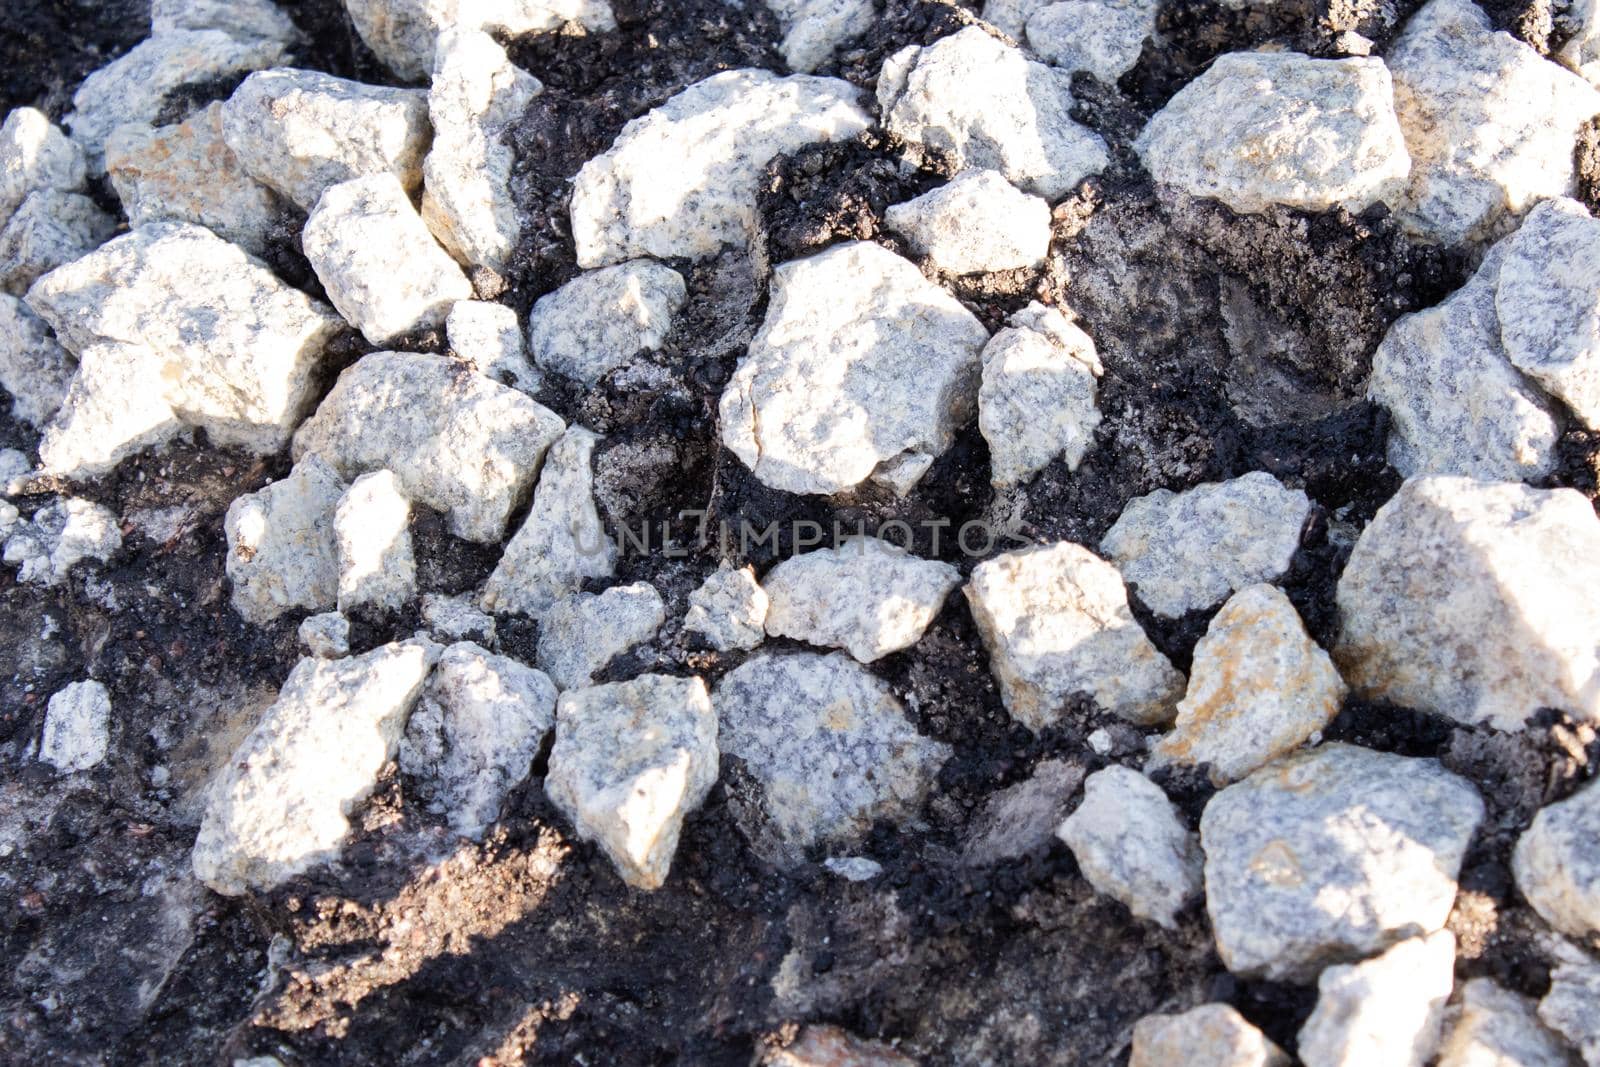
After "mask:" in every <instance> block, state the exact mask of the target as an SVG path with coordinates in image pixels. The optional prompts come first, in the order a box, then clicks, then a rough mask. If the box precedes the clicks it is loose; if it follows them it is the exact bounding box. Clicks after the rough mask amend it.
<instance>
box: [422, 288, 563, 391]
mask: <svg viewBox="0 0 1600 1067" xmlns="http://www.w3.org/2000/svg"><path fill="white" fill-rule="evenodd" d="M444 328H445V333H446V334H447V335H448V337H449V338H450V352H451V354H452V355H454V356H455V357H456V358H457V359H460V360H465V361H466V362H468V363H470V364H472V365H473V366H474V367H476V368H477V370H478V373H479V374H483V375H486V376H487V377H490V378H493V379H494V380H495V381H497V382H499V383H500V384H502V385H509V386H511V387H513V388H515V389H521V390H522V391H523V392H524V393H527V394H528V395H529V396H533V395H535V394H537V393H538V392H539V389H540V388H541V387H542V385H543V384H544V382H543V378H542V377H541V376H540V374H539V370H538V368H537V367H535V366H534V365H533V364H531V363H529V362H528V356H527V352H526V351H525V350H524V347H523V344H522V326H521V324H520V323H518V322H517V313H516V311H515V310H514V309H513V308H509V307H506V306H505V305H504V304H495V303H491V302H489V301H486V300H458V301H456V303H455V306H454V307H452V308H451V309H450V314H449V315H448V316H447V317H446V318H445V325H444Z"/></svg>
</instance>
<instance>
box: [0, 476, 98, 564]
mask: <svg viewBox="0 0 1600 1067" xmlns="http://www.w3.org/2000/svg"><path fill="white" fill-rule="evenodd" d="M121 547H122V530H121V528H120V526H119V524H118V522H117V516H116V514H115V513H114V512H112V511H111V510H110V509H108V508H105V507H102V506H100V505H99V504H95V503H92V502H91V501H88V500H79V499H77V498H75V497H69V498H67V499H65V500H58V501H56V502H55V503H53V504H46V505H45V506H44V507H42V508H40V509H39V510H38V511H36V512H34V513H33V518H32V519H30V520H28V521H27V522H23V521H21V520H20V519H19V520H17V521H14V522H13V523H12V524H11V526H10V532H9V533H8V534H7V535H6V543H5V551H4V553H3V555H0V558H3V559H4V560H5V562H6V563H7V564H9V565H11V566H13V567H16V568H18V570H17V580H18V581H19V582H37V583H39V584H41V585H60V584H61V583H62V582H63V581H65V580H66V577H67V574H68V572H69V571H71V570H72V567H73V566H74V565H75V564H77V563H79V562H80V561H82V560H86V559H93V560H98V561H100V562H101V563H104V562H105V561H106V560H108V559H110V558H111V556H112V554H113V553H114V552H116V551H117V550H118V549H120V548H121Z"/></svg>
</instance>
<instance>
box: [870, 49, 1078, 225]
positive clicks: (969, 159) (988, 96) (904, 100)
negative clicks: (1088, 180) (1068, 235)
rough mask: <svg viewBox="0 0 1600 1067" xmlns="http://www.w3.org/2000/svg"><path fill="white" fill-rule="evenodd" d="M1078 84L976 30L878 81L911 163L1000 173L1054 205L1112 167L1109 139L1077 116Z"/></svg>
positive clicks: (904, 56)
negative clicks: (1075, 118) (1074, 92)
mask: <svg viewBox="0 0 1600 1067" xmlns="http://www.w3.org/2000/svg"><path fill="white" fill-rule="evenodd" d="M1072 105H1073V98H1072V80H1071V76H1070V75H1068V74H1067V73H1066V72H1064V71H1058V70H1053V69H1052V68H1050V67H1047V66H1045V65H1044V64H1043V63H1036V62H1034V61H1033V60H1030V59H1028V58H1027V57H1025V56H1024V55H1023V54H1022V53H1021V52H1020V51H1018V50H1017V49H1015V48H1012V47H1010V46H1008V45H1006V44H1005V43H1004V42H1002V41H1000V40H998V39H997V38H995V37H992V36H990V35H989V34H988V33H987V32H985V31H984V29H983V28H982V27H980V26H969V27H967V28H966V29H964V30H962V31H961V32H960V33H957V34H954V35H952V36H950V37H945V38H943V39H942V40H940V41H937V42H935V43H934V44H931V45H928V46H927V47H925V48H919V47H917V46H915V45H912V46H909V47H907V48H904V49H902V50H901V51H899V52H896V53H895V54H894V55H892V56H890V57H889V58H888V59H887V60H886V61H885V62H884V65H883V72H882V73H881V74H880V75H879V77H878V107H879V110H880V111H881V113H882V116H883V125H884V128H885V129H887V130H888V131H889V132H890V133H893V134H895V135H896V136H898V137H900V138H902V139H903V140H904V141H905V143H906V148H907V152H908V156H909V159H910V161H911V162H913V163H923V162H931V161H932V160H933V158H934V157H935V156H937V157H938V158H939V159H941V160H943V161H944V162H946V163H948V165H949V166H951V167H953V168H955V169H956V170H957V171H962V170H973V169H977V168H984V169H988V170H997V171H999V172H1000V173H1001V174H1003V175H1005V177H1006V178H1007V179H1008V180H1009V181H1010V182H1011V183H1012V184H1014V185H1016V186H1018V187H1020V188H1022V189H1024V190H1026V191H1027V192H1030V193H1034V194H1037V195H1039V196H1042V197H1045V198H1046V199H1049V200H1056V199H1059V198H1060V197H1062V196H1065V195H1066V194H1067V192H1068V191H1070V190H1071V189H1072V187H1073V186H1075V185H1077V184H1078V182H1080V181H1082V180H1083V179H1084V178H1085V177H1087V176H1089V175H1090V174H1095V173H1098V172H1099V171H1100V170H1102V169H1104V167H1105V166H1106V164H1107V163H1108V162H1110V157H1109V156H1108V155H1107V154H1106V146H1105V142H1104V141H1102V140H1101V139H1100V138H1099V136H1097V135H1096V134H1094V133H1092V132H1091V131H1089V130H1087V129H1085V128H1084V127H1082V126H1080V125H1078V124H1077V123H1076V122H1074V121H1073V119H1072V114H1071V109H1072Z"/></svg>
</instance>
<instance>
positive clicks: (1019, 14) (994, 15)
mask: <svg viewBox="0 0 1600 1067" xmlns="http://www.w3.org/2000/svg"><path fill="white" fill-rule="evenodd" d="M1054 2H1055V0H986V2H985V3H984V5H983V18H984V21H985V22H987V23H989V25H991V26H993V27H994V28H995V29H997V30H999V31H1000V32H1001V33H1003V34H1005V35H1006V36H1007V37H1010V38H1011V39H1012V40H1013V41H1021V40H1022V39H1023V34H1024V32H1025V31H1026V29H1027V26H1028V20H1029V19H1030V18H1032V17H1033V16H1034V15H1035V14H1036V13H1037V12H1039V11H1042V10H1044V9H1045V8H1047V7H1049V6H1050V5H1051V4H1052V3H1054Z"/></svg>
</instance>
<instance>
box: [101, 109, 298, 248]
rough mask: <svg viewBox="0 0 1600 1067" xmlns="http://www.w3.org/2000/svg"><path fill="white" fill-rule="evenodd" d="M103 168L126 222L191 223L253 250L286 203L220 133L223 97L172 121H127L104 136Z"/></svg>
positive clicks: (264, 240)
mask: <svg viewBox="0 0 1600 1067" xmlns="http://www.w3.org/2000/svg"><path fill="white" fill-rule="evenodd" d="M106 170H107V171H108V172H109V173H110V175H111V184H112V185H113V186H114V187H115V188H116V190H117V196H119V197H120V198H121V199H122V206H123V208H124V209H125V210H126V211H127V213H128V223H129V225H131V226H140V225H143V224H144V223H147V222H158V221H161V220H163V219H170V220H172V221H176V222H192V223H195V224H196V225H198V226H204V227H205V228H206V229H208V230H210V231H211V232H213V233H215V234H216V235H217V236H219V237H221V238H223V239H224V240H227V241H231V242H233V243H234V244H236V245H238V246H239V247H240V248H243V249H244V250H245V251H247V252H250V253H252V254H253V255H258V256H259V255H261V254H263V253H264V252H265V251H266V248H267V237H268V235H269V234H270V233H271V231H272V228H273V227H274V226H275V225H277V224H278V222H279V219H280V218H281V217H282V216H283V214H284V212H285V210H286V205H285V204H284V203H283V201H281V200H280V199H279V198H278V196H277V194H276V193H274V192H273V191H272V190H271V189H269V188H267V187H266V186H265V185H262V184H261V183H260V182H258V181H256V180H255V179H254V178H252V177H251V176H250V175H249V174H247V173H246V172H245V170H244V168H243V167H242V166H241V165H240V163H239V157H238V156H236V155H234V154H233V149H231V148H229V147H228V144H227V142H226V141H224V140H223V138H222V104H221V103H220V102H219V103H213V104H211V105H209V106H208V107H206V108H205V109H204V110H201V111H197V112H195V113H194V114H193V115H190V116H189V117H188V118H187V119H185V120H184V121H183V122H180V123H178V124H177V125H174V126H161V127H159V128H158V127H153V126H147V125H143V124H136V123H129V124H127V125H125V126H119V127H117V129H116V130H115V131H114V132H113V133H112V134H111V136H110V137H109V138H108V139H107V140H106Z"/></svg>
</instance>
